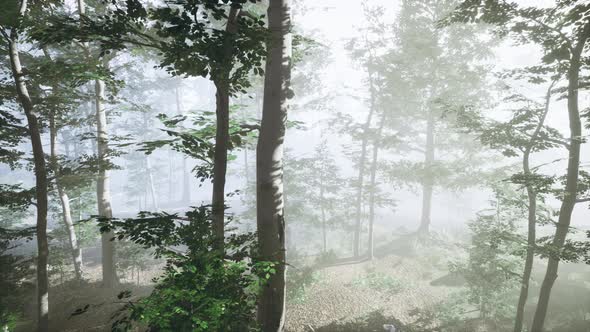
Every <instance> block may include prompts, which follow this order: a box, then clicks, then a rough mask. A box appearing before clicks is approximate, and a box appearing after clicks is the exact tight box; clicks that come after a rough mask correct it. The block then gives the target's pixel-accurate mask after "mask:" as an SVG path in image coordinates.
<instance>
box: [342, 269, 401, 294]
mask: <svg viewBox="0 0 590 332" xmlns="http://www.w3.org/2000/svg"><path fill="white" fill-rule="evenodd" d="M352 285H353V286H355V287H363V288H370V289H374V290H378V291H387V292H388V293H399V292H400V291H401V290H403V289H404V287H405V286H404V283H403V282H402V281H400V280H398V279H395V278H393V277H391V276H388V275H386V274H384V273H382V272H377V271H375V269H374V268H369V269H368V270H367V272H366V274H365V275H364V276H362V277H359V278H356V279H354V280H353V281H352Z"/></svg>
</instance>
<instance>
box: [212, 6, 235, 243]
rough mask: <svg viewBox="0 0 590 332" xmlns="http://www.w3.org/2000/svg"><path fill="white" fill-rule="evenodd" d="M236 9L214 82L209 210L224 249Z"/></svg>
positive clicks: (228, 19)
mask: <svg viewBox="0 0 590 332" xmlns="http://www.w3.org/2000/svg"><path fill="white" fill-rule="evenodd" d="M238 15H239V10H238V9H237V8H235V7H232V8H231V9H230V12H229V15H228V18H227V26H226V33H227V34H228V35H227V36H226V41H225V45H224V49H225V52H224V56H225V60H224V63H225V65H224V68H223V69H222V72H223V74H222V75H221V77H220V78H219V79H217V80H214V83H215V89H216V93H215V98H216V108H215V114H216V121H217V123H216V133H215V151H214V155H213V195H212V199H211V214H212V219H213V233H214V234H215V237H216V241H215V243H216V244H215V246H216V247H217V248H218V249H219V250H220V251H221V252H223V247H224V244H223V241H224V236H225V177H226V173H227V152H228V150H229V97H230V92H229V88H230V83H229V79H230V68H231V62H232V60H233V55H232V53H233V40H232V38H233V36H232V35H233V34H235V33H236V31H237V19H238Z"/></svg>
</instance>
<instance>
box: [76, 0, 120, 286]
mask: <svg viewBox="0 0 590 332" xmlns="http://www.w3.org/2000/svg"><path fill="white" fill-rule="evenodd" d="M77 5H78V13H79V15H80V16H84V15H85V14H86V3H85V1H84V0H77ZM82 49H83V51H84V53H85V55H86V57H87V58H89V59H90V58H91V54H90V50H89V49H88V46H87V45H85V44H84V45H83V46H82ZM103 63H104V65H105V66H106V65H108V61H107V60H103ZM104 95H105V83H104V81H102V80H98V79H97V80H95V81H94V108H95V117H96V146H95V148H96V154H97V157H98V176H97V179H96V198H97V205H98V216H99V217H101V218H112V217H113V210H112V208H111V193H110V191H111V186H110V180H109V171H108V164H109V163H108V150H109V148H108V143H109V142H108V139H109V135H108V129H107V116H106V110H105V108H104V99H105V98H104V97H105V96H104ZM113 237H114V234H113V232H108V233H103V234H101V254H102V257H101V259H102V282H103V286H104V287H106V288H111V287H114V286H116V285H117V284H118V283H119V279H118V277H117V270H116V267H115V244H114V241H112V239H113Z"/></svg>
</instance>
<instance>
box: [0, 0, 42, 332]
mask: <svg viewBox="0 0 590 332" xmlns="http://www.w3.org/2000/svg"><path fill="white" fill-rule="evenodd" d="M26 10H27V0H22V2H21V4H20V6H19V17H20V18H24V16H25V14H26ZM17 31H18V29H17V28H15V27H13V28H12V29H11V31H10V37H9V38H7V39H8V40H7V42H8V51H9V57H10V66H11V71H12V75H13V77H14V83H15V86H16V92H17V96H18V100H19V102H20V104H21V106H22V108H23V110H24V111H25V116H26V117H27V123H28V128H29V135H30V137H31V146H32V150H33V160H34V165H35V166H34V170H35V198H36V207H37V226H36V230H37V232H36V233H37V234H36V235H37V256H38V257H37V330H38V331H40V332H46V331H48V330H49V276H48V274H47V261H48V258H49V245H48V241H47V171H46V169H45V154H44V152H43V143H42V141H41V132H40V129H39V123H38V121H39V120H38V117H37V114H36V111H35V108H34V105H33V101H32V100H31V96H30V95H29V90H28V88H27V85H26V82H25V80H24V74H23V68H22V65H21V61H20V54H19V49H18V32H17Z"/></svg>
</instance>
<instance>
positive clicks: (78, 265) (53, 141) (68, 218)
mask: <svg viewBox="0 0 590 332" xmlns="http://www.w3.org/2000/svg"><path fill="white" fill-rule="evenodd" d="M49 137H50V148H51V169H52V171H53V174H54V176H55V187H56V188H57V194H58V196H59V200H60V202H61V212H62V218H63V222H64V226H65V227H66V231H67V233H68V240H69V242H70V249H71V250H72V260H73V263H74V273H75V274H76V280H78V281H80V280H82V250H81V249H80V246H79V245H78V237H77V236H76V230H75V229H74V222H73V220H72V210H71V208H70V198H69V197H68V194H67V193H66V191H65V190H64V188H63V186H62V184H61V179H60V174H59V173H60V171H59V164H58V161H57V127H56V125H55V114H54V113H53V112H52V113H51V114H50V118H49Z"/></svg>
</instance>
